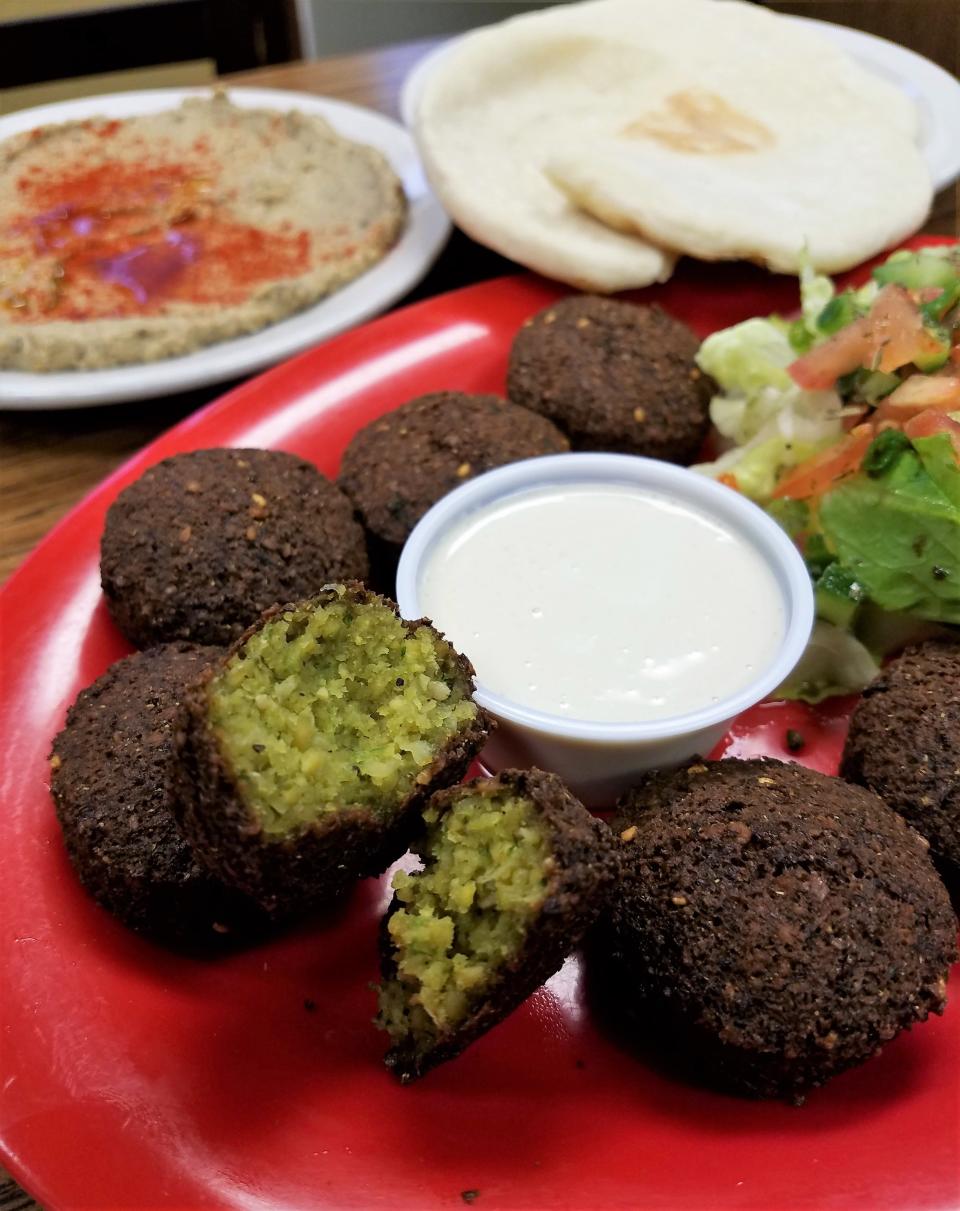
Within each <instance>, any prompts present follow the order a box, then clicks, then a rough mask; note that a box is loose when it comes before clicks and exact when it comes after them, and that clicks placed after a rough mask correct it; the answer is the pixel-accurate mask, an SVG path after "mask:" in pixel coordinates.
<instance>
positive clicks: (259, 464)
mask: <svg viewBox="0 0 960 1211" xmlns="http://www.w3.org/2000/svg"><path fill="white" fill-rule="evenodd" d="M100 549H101V558H100V577H101V581H102V584H103V591H104V594H105V595H106V598H107V605H108V607H109V609H110V613H111V615H112V616H113V619H114V621H115V622H116V624H117V626H118V627H119V628H120V630H121V631H123V633H124V635H126V636H127V638H128V639H129V640H130V641H131V643H134V644H136V645H137V646H138V647H146V646H148V645H149V644H153V643H164V642H167V641H169V640H173V639H188V640H192V641H193V642H195V643H216V644H226V643H230V642H231V641H233V640H234V639H236V638H237V636H239V635H240V634H241V633H242V632H243V631H244V630H245V629H246V627H248V626H250V624H251V623H253V622H254V621H255V620H256V619H257V618H258V617H259V616H260V614H261V613H262V612H263V611H264V610H265V609H267V608H268V607H270V606H272V605H274V604H276V603H277V602H280V601H295V600H299V599H301V598H304V597H309V596H310V595H311V594H312V593H316V592H318V591H319V590H320V589H322V588H323V586H324V585H325V584H329V583H332V582H334V581H342V580H364V579H365V578H366V576H367V573H368V571H369V567H368V562H367V551H366V544H365V540H364V535H363V529H362V527H361V526H360V524H359V523H358V522H357V520H356V518H355V517H354V515H353V507H352V505H351V504H350V502H349V501H348V500H347V498H346V497H345V496H344V494H343V493H342V492H341V491H340V489H339V488H338V487H337V486H336V484H333V483H331V482H330V481H329V480H328V479H325V478H324V476H322V475H321V474H320V472H319V471H318V470H317V468H316V467H314V466H313V464H312V463H308V462H305V461H304V460H303V459H302V458H297V457H296V456H295V455H293V454H286V453H284V452H283V451H280V450H220V449H214V450H194V451H191V452H189V453H186V454H175V455H174V456H173V457H172V458H167V459H165V460H164V461H163V462H161V463H158V464H157V465H156V466H154V467H150V468H149V469H148V470H147V471H145V472H144V473H143V475H141V476H140V478H139V479H138V480H136V481H135V482H134V483H132V484H130V485H129V487H127V488H125V489H124V490H123V491H122V492H121V493H120V495H119V496H118V497H117V499H116V500H115V501H114V503H113V504H112V505H111V506H110V510H109V512H108V513H107V521H106V526H105V528H104V532H103V539H102V542H101V548H100Z"/></svg>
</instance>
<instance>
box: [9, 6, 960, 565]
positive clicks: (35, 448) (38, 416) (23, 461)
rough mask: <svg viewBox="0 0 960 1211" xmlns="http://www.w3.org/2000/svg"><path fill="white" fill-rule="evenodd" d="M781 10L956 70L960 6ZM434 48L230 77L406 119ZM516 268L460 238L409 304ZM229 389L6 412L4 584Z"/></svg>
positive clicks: (952, 215)
mask: <svg viewBox="0 0 960 1211" xmlns="http://www.w3.org/2000/svg"><path fill="white" fill-rule="evenodd" d="M773 7H775V8H778V9H780V10H782V11H788V12H802V13H805V14H808V15H810V16H817V17H827V18H829V19H832V20H836V21H839V22H847V23H849V24H851V25H857V26H859V27H860V28H863V29H867V30H869V31H871V32H874V33H877V34H880V35H883V36H887V37H890V38H892V39H894V40H896V41H900V42H901V43H904V44H906V45H909V46H911V47H915V48H916V49H917V50H920V51H922V52H923V53H925V54H928V55H930V56H931V57H935V58H939V59H940V61H941V62H943V63H944V65H945V66H948V67H950V66H952V68H953V70H956V62H955V60H956V47H957V38H958V32H960V5H958V4H957V2H956V0H793V2H792V3H774V4H773ZM435 45H436V42H435V41H429V40H428V41H421V42H411V43H406V44H404V45H401V46H394V47H390V48H387V49H385V50H380V51H370V52H367V53H363V54H354V55H344V56H341V57H339V58H331V59H323V60H319V61H317V62H312V63H295V64H290V65H288V66H284V67H270V68H263V69H261V70H259V71H255V72H248V73H244V74H242V75H236V76H231V77H229V79H230V82H231V83H234V84H251V85H258V86H261V87H266V88H289V89H296V90H300V91H304V92H312V93H321V94H324V95H326V96H332V97H340V98H342V99H344V100H347V101H354V102H356V103H358V104H360V105H367V106H370V107H372V108H374V109H379V110H381V111H382V112H384V113H387V114H391V115H393V116H397V113H398V110H397V104H398V98H399V93H400V88H401V85H402V82H403V79H404V76H405V75H406V73H407V72H408V71H409V70H410V68H411V67H412V66H413V64H414V63H416V61H417V60H418V59H419V58H421V57H422V56H423V55H424V54H426V53H427V51H429V50H430V49H431V48H432V47H433V46H435ZM951 57H952V59H953V60H954V62H953V63H952V65H951V62H950V60H951ZM890 171H891V188H894V187H895V184H896V165H891V168H890ZM924 230H925V231H928V232H934V233H942V234H951V233H955V232H956V231H957V192H956V190H955V189H951V190H947V191H945V192H944V193H943V194H941V195H940V196H939V197H938V198H937V200H936V204H935V206H934V209H933V212H932V214H931V217H930V220H929V222H928V223H927V225H926V226H925V228H924ZM512 268H513V266H512V265H511V264H510V262H507V261H505V260H503V259H502V258H501V257H498V256H496V255H495V254H493V253H490V252H488V251H487V250H485V249H482V248H479V247H478V246H477V245H475V244H473V243H471V241H469V240H467V239H466V238H465V237H464V236H462V235H460V234H459V233H458V234H455V235H454V237H453V239H452V240H451V243H450V244H449V245H448V247H447V249H446V251H445V252H444V253H443V255H442V256H441V258H440V260H439V261H438V263H437V265H436V266H435V267H434V269H433V270H432V271H431V273H430V274H429V275H428V277H427V278H426V280H425V281H424V282H423V283H422V284H421V285H420V286H419V287H418V288H417V290H416V291H415V292H414V293H413V295H411V296H410V297H411V298H423V297H427V296H429V295H432V294H437V293H439V292H441V291H443V290H449V289H452V288H453V287H455V286H461V285H465V284H467V283H469V282H474V281H481V280H484V279H485V278H489V277H494V276H496V275H497V274H499V273H505V272H509V271H510V270H511V269H512ZM404 301H409V300H404ZM227 386H229V384H226V385H219V386H216V387H211V388H207V389H205V390H202V391H194V392H191V393H189V394H188V395H183V396H178V397H174V398H164V399H158V400H153V401H148V402H139V403H135V404H119V405H112V406H108V407H103V408H90V409H83V410H75V411H64V412H33V413H31V412H8V413H6V414H3V416H2V419H0V581H2V580H3V579H5V578H6V577H7V576H8V575H9V573H10V572H12V571H13V569H14V568H15V567H16V566H17V564H18V563H19V562H20V561H21V560H22V559H23V557H24V556H25V555H26V554H27V552H28V551H29V550H30V549H31V548H32V547H33V546H35V545H36V543H37V542H38V541H39V540H40V539H41V538H42V537H43V535H44V534H45V533H46V532H47V531H48V530H49V529H50V527H51V526H53V524H54V523H55V522H56V521H58V520H59V518H60V517H61V516H63V514H64V513H65V512H66V511H67V510H68V509H69V508H70V507H71V506H72V505H74V504H75V503H76V502H77V501H78V500H79V499H80V498H81V496H83V494H84V493H85V492H86V491H87V490H88V489H90V488H91V487H93V485H94V484H96V483H97V482H98V481H99V480H101V479H102V478H103V477H104V476H105V475H107V474H108V473H109V472H110V471H112V470H113V468H114V467H116V466H117V465H118V464H119V463H120V462H121V461H122V460H124V459H125V458H127V457H128V456H129V455H131V454H132V453H133V452H134V451H136V450H138V449H139V448H140V447H141V446H143V445H144V444H145V443H146V442H148V441H150V440H152V439H153V438H154V437H156V436H157V434H158V433H160V432H162V431H163V430H164V429H166V428H169V427H170V426H171V425H173V424H175V423H176V422H177V421H179V420H181V419H182V418H183V417H185V416H187V415H188V414H189V413H191V412H193V411H195V410H196V409H197V408H198V407H199V406H200V405H201V404H204V403H206V402H207V401H208V400H210V399H213V398H215V397H216V396H217V395H220V394H221V393H222V392H223V391H224V390H226V388H227Z"/></svg>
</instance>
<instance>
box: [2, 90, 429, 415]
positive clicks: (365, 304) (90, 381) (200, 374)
mask: <svg viewBox="0 0 960 1211" xmlns="http://www.w3.org/2000/svg"><path fill="white" fill-rule="evenodd" d="M227 91H228V93H229V95H230V99H231V101H233V103H234V104H235V105H239V106H241V107H243V108H245V109H278V110H290V109H298V110H300V111H301V112H303V113H307V114H319V116H320V117H322V118H326V119H327V121H328V122H329V123H330V124H331V126H333V127H334V128H335V129H336V130H337V131H338V133H340V134H342V135H344V136H345V137H346V138H348V139H354V140H356V141H357V142H358V143H367V144H369V145H370V146H371V147H376V148H377V149H378V150H379V151H381V152H382V153H383V154H384V155H385V156H386V158H387V159H388V160H389V161H390V164H391V166H392V168H393V170H394V172H396V174H397V175H398V176H399V177H400V179H401V181H402V182H403V188H404V190H405V191H406V195H407V202H408V204H409V214H408V217H407V225H406V227H405V228H404V231H403V234H402V236H401V237H400V240H399V242H398V243H397V244H396V246H395V247H394V248H392V249H391V251H390V252H388V253H387V255H386V256H385V257H384V258H383V260H382V261H379V262H378V263H377V264H376V265H374V266H373V268H371V269H368V270H367V272H366V273H364V274H362V275H361V276H360V277H358V278H357V279H356V280H355V281H353V282H350V283H349V284H348V285H346V286H344V287H343V288H342V289H340V290H337V291H336V292H335V293H334V294H331V295H330V296H329V297H328V298H325V299H322V300H321V301H320V302H319V303H316V304H314V306H312V307H308V308H307V310H306V311H301V312H299V313H298V314H297V315H294V316H291V317H290V318H289V319H285V320H281V321H280V322H279V323H277V324H272V325H271V326H270V327H269V328H264V329H263V330H262V331H260V332H255V333H253V334H252V335H250V336H242V337H238V338H236V339H235V340H230V341H222V342H221V343H220V344H217V345H209V346H207V347H206V348H204V349H199V350H197V352H196V353H189V354H186V355H185V356H183V357H172V358H169V359H167V360H165V361H162V362H149V363H142V364H139V365H132V366H118V367H116V368H114V369H110V370H74V371H66V372H58V373H54V374H31V373H26V372H21V371H12V370H2V371H0V408H37V409H40V408H81V407H86V406H87V405H90V404H109V403H115V402H117V401H119V400H134V399H145V398H148V397H151V396H159V395H169V394H172V393H174V392H177V391H186V390H189V389H190V388H194V387H203V386H206V385H208V384H210V383H220V382H224V381H225V380H227V379H231V378H239V377H241V376H243V375H247V374H251V373H253V372H254V371H256V370H262V369H263V368H264V367H266V366H270V365H273V364H274V363H275V362H279V361H282V360H283V359H284V358H287V357H290V356H291V355H292V354H294V353H299V352H300V351H301V350H303V349H308V348H310V346H311V345H316V344H318V343H319V342H320V341H322V340H325V339H326V338H327V337H329V336H333V335H334V334H335V333H337V332H342V331H344V329H346V328H351V327H353V325H354V324H359V323H361V322H362V321H363V320H367V319H369V318H370V317H371V316H373V315H376V314H378V313H379V312H381V311H384V310H386V308H387V307H389V306H390V304H391V303H393V302H395V301H396V300H397V299H398V298H401V297H402V296H403V295H404V294H406V293H407V291H409V290H410V289H412V288H413V287H414V286H415V285H416V284H417V282H419V281H420V279H421V278H422V277H423V276H424V274H425V273H426V272H427V270H428V269H429V268H430V266H431V265H432V264H433V262H434V261H435V260H436V259H437V256H438V255H439V253H440V250H441V248H442V247H443V245H444V243H445V242H446V240H447V237H448V235H449V234H450V220H449V219H448V218H447V216H446V213H445V212H444V210H443V208H442V207H441V205H440V203H439V202H438V201H437V199H436V198H435V197H434V195H433V193H432V192H431V190H430V188H429V186H428V185H427V182H426V178H425V177H424V175H423V170H422V168H421V167H420V160H419V157H418V156H417V151H416V147H415V146H414V142H413V139H412V138H411V137H410V135H409V134H408V133H407V132H406V131H405V130H404V129H403V127H402V126H400V125H399V123H397V122H394V121H393V120H392V119H390V118H385V117H384V116H383V115H382V114H378V113H374V112H373V111H372V110H369V109H362V108H360V107H359V106H357V105H349V104H347V103H346V102H345V101H334V100H331V99H329V98H327V97H315V96H311V95H310V94H309V93H298V92H287V91H281V90H279V89H266V88H230V89H228V90H227ZM209 93H210V89H207V88H178V89H154V90H151V91H145V92H131V93H115V94H112V95H110V96H101V97H84V98H82V99H80V100H74V101H61V102H58V103H57V104H55V105H43V106H40V107H38V108H36V109H28V110H24V111H22V112H19V113H14V114H10V115H8V116H7V117H4V118H0V140H2V139H5V138H8V137H9V136H11V135H15V134H19V133H20V132H21V131H23V130H30V129H31V128H33V127H35V126H40V125H46V124H47V123H51V122H72V121H76V120H78V119H84V118H91V117H99V116H101V115H103V116H106V117H110V118H127V117H132V116H133V115H135V114H146V113H156V112H157V111H158V110H163V109H171V108H173V107H174V106H176V105H179V104H180V102H181V101H183V100H184V99H185V98H186V97H193V96H207V95H209Z"/></svg>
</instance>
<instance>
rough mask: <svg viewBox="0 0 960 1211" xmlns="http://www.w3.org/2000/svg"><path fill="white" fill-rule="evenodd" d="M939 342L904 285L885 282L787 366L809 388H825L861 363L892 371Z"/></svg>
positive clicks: (936, 349)
mask: <svg viewBox="0 0 960 1211" xmlns="http://www.w3.org/2000/svg"><path fill="white" fill-rule="evenodd" d="M942 352H943V347H942V346H941V344H940V342H939V341H938V340H937V338H936V336H935V335H934V334H933V333H931V332H929V331H928V330H927V329H926V328H925V327H924V324H923V316H922V315H921V314H920V310H919V308H918V307H917V304H916V303H915V302H914V301H913V299H912V298H911V297H910V295H909V294H908V293H907V291H906V290H904V288H903V287H902V286H894V285H889V286H884V288H883V289H882V290H881V291H880V293H879V294H878V295H877V297H876V298H875V299H874V301H873V306H872V307H871V308H870V312H869V314H868V315H866V316H861V317H860V318H859V319H856V320H854V321H853V323H852V324H848V325H847V326H846V328H841V329H840V331H839V332H838V333H836V334H835V335H834V336H832V337H830V339H829V340H828V341H824V343H823V344H822V345H817V347H816V348H815V349H811V350H810V352H809V353H805V354H804V355H803V357H800V358H797V360H796V361H795V362H793V363H792V365H791V366H790V367H789V373H790V376H791V378H792V379H793V381H794V382H795V383H797V385H798V386H800V387H805V388H806V389H807V390H809V391H826V390H829V388H831V387H833V386H834V385H835V383H836V381H837V379H838V378H841V377H842V376H843V375H844V374H849V373H850V372H851V371H853V370H858V369H860V367H865V368H867V369H870V370H883V371H885V372H887V373H890V372H892V371H894V370H897V369H899V368H900V367H901V366H906V365H908V364H909V363H911V362H916V361H917V360H918V359H919V360H920V361H923V360H924V359H927V358H934V357H936V356H937V354H938V353H939V354H940V355H941V356H942Z"/></svg>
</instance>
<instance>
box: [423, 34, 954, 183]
mask: <svg viewBox="0 0 960 1211" xmlns="http://www.w3.org/2000/svg"><path fill="white" fill-rule="evenodd" d="M784 20H785V21H798V22H800V24H802V25H806V26H808V27H809V28H810V29H813V30H816V31H817V32H819V33H821V34H823V36H824V37H825V38H829V39H830V41H831V42H834V43H835V44H836V45H837V46H839V47H840V49H841V50H844V51H846V53H847V54H848V55H849V56H850V58H851V59H855V60H856V61H857V62H858V63H859V64H860V66H861V67H865V68H866V69H867V71H871V72H873V73H874V75H877V76H881V77H882V78H883V79H884V80H887V81H888V82H889V83H891V84H895V85H896V86H897V87H898V88H901V89H902V90H903V91H904V92H905V93H906V94H907V96H908V97H909V98H910V99H911V101H913V102H914V104H915V105H916V106H917V108H918V110H919V111H920V149H921V151H922V152H923V154H924V158H925V159H926V161H927V165H928V167H929V169H930V176H931V178H932V179H933V184H934V188H935V189H937V190H940V189H945V188H946V186H948V185H949V184H950V183H951V182H952V181H955V180H956V179H957V177H958V176H960V135H958V131H960V81H958V80H955V79H954V78H953V76H951V75H950V73H949V72H946V71H944V70H943V68H942V67H938V66H937V65H936V63H931V61H930V60H929V59H925V58H924V57H923V55H918V54H917V53H916V52H915V51H912V50H907V49H906V47H904V46H898V45H897V43H896V42H888V41H887V39H886V38H877V37H875V35H873V34H865V33H863V32H862V31H861V30H858V29H850V28H849V27H848V26H846V25H835V24H834V23H833V22H832V21H818V20H817V19H816V18H814V17H793V16H786V15H784ZM463 36H465V35H461V38H462V37H463ZM461 38H454V39H452V40H451V41H450V42H445V43H444V44H443V45H442V46H440V47H438V48H437V49H436V50H435V51H431V53H430V54H429V55H426V56H425V57H424V58H423V59H421V60H420V62H419V63H418V64H417V65H416V66H415V67H414V68H413V70H412V71H411V72H410V73H409V75H408V76H407V78H406V80H405V81H404V85H403V94H402V96H401V99H400V112H401V114H402V115H403V120H404V122H405V123H406V125H407V127H409V128H411V129H412V127H413V116H414V114H415V113H416V110H417V104H418V102H419V100H420V94H421V92H422V91H423V85H424V82H425V81H426V79H427V76H429V74H430V72H431V71H432V70H433V69H434V68H435V67H436V66H437V64H438V63H439V61H440V60H441V59H442V58H444V56H446V55H447V54H449V53H450V51H451V50H452V49H453V48H454V47H455V46H456V44H457V43H458V42H459V41H460V40H461ZM891 171H892V172H893V173H894V175H896V170H895V168H891Z"/></svg>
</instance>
